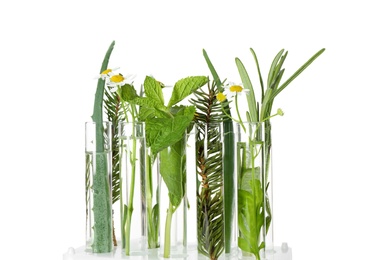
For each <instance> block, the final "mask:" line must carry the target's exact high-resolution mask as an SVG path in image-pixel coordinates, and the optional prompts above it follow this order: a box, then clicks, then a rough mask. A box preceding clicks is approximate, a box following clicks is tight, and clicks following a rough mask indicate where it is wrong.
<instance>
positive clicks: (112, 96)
mask: <svg viewBox="0 0 372 260" xmlns="http://www.w3.org/2000/svg"><path fill="white" fill-rule="evenodd" d="M104 108H105V114H106V116H107V120H108V121H110V122H111V123H112V128H113V129H112V204H114V203H115V202H117V201H118V200H119V199H120V169H119V162H120V159H119V137H118V123H119V122H120V121H121V120H124V119H125V117H124V111H123V107H122V106H121V104H120V98H119V96H118V94H117V92H111V90H110V89H109V87H106V88H105V97H104Z"/></svg>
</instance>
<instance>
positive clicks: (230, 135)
mask: <svg viewBox="0 0 372 260" xmlns="http://www.w3.org/2000/svg"><path fill="white" fill-rule="evenodd" d="M203 56H204V59H205V61H206V63H207V65H208V68H209V70H210V72H211V74H212V77H213V80H214V81H215V83H216V86H217V89H218V92H219V93H223V91H224V88H223V84H224V82H225V81H223V82H221V80H220V77H219V76H218V74H217V71H216V69H215V68H214V66H213V64H212V62H211V60H210V59H209V56H208V54H207V52H206V51H205V50H203ZM217 95H218V94H217ZM221 103H222V106H221V109H223V110H224V111H225V113H226V115H227V116H226V117H225V118H224V120H223V132H224V139H223V150H224V153H225V154H227V153H230V156H229V157H226V156H225V157H224V158H223V172H224V174H223V185H224V208H225V215H224V217H225V235H224V238H225V252H226V253H230V252H231V241H232V235H233V228H234V227H233V222H234V221H233V220H234V211H235V200H234V197H235V187H234V183H235V181H236V180H235V179H234V174H233V172H234V161H235V159H234V154H231V151H233V150H234V145H235V144H234V128H233V122H232V119H231V112H230V105H229V102H228V100H224V101H222V102H221Z"/></svg>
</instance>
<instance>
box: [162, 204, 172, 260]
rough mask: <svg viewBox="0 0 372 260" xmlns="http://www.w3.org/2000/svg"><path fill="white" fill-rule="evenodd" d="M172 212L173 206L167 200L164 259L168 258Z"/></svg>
mask: <svg viewBox="0 0 372 260" xmlns="http://www.w3.org/2000/svg"><path fill="white" fill-rule="evenodd" d="M173 213H174V210H173V205H172V203H171V202H170V200H169V208H168V211H167V219H166V221H165V235H164V258H169V257H170V248H171V226H172V216H173Z"/></svg>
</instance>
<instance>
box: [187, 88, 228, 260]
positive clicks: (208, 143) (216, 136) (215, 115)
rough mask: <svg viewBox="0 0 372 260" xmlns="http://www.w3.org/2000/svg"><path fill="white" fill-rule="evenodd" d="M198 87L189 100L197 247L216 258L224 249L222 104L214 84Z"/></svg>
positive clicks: (201, 251) (210, 256) (203, 252)
mask: <svg viewBox="0 0 372 260" xmlns="http://www.w3.org/2000/svg"><path fill="white" fill-rule="evenodd" d="M207 86H208V89H207V91H204V90H203V89H199V90H198V91H196V92H195V97H196V98H195V99H191V100H190V101H191V103H192V104H193V105H195V107H196V118H195V121H196V124H195V125H196V164H197V174H198V185H199V186H198V188H197V235H198V250H199V252H200V253H202V254H204V255H206V256H208V257H209V258H210V259H213V260H214V259H218V257H219V256H220V255H221V253H222V252H223V249H224V235H225V234H224V215H223V212H224V210H223V209H224V201H223V195H222V194H223V175H222V160H223V157H222V140H221V139H222V138H221V132H220V131H219V123H220V122H222V121H223V119H224V114H223V113H221V111H222V110H221V103H219V102H218V101H217V99H216V94H217V84H216V83H215V81H213V82H212V85H211V84H210V83H208V85H207Z"/></svg>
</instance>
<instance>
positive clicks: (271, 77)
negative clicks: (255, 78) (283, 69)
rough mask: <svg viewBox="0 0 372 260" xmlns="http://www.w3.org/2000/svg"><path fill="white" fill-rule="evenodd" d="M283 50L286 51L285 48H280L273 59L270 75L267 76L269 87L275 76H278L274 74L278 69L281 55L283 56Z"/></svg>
mask: <svg viewBox="0 0 372 260" xmlns="http://www.w3.org/2000/svg"><path fill="white" fill-rule="evenodd" d="M283 52H284V49H282V50H280V51H279V52H278V53H277V54H276V56H275V58H274V60H273V61H272V63H271V67H270V71H269V75H268V77H267V87H270V85H271V83H272V82H273V78H274V77H275V76H276V75H274V73H275V70H276V67H277V64H278V61H279V59H280V57H281V56H282V54H283Z"/></svg>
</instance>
